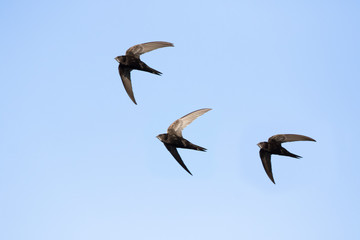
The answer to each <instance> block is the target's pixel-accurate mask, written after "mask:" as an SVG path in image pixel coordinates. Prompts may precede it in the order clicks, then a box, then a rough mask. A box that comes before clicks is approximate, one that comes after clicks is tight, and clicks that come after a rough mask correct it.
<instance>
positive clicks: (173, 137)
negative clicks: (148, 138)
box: [156, 108, 211, 175]
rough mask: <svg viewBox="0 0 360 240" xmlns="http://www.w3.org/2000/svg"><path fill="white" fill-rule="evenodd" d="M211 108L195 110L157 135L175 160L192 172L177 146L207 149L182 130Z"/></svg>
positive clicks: (199, 149) (200, 149)
mask: <svg viewBox="0 0 360 240" xmlns="http://www.w3.org/2000/svg"><path fill="white" fill-rule="evenodd" d="M210 110H211V109H210V108H203V109H199V110H196V111H193V112H191V113H189V114H187V115H185V116H183V117H181V118H179V119H177V120H176V121H175V122H173V123H172V124H171V125H170V126H169V128H168V130H167V133H163V134H159V135H157V136H156V137H157V138H158V139H159V140H160V141H161V142H162V143H164V145H165V147H166V148H167V150H168V151H169V152H170V153H171V155H173V157H174V158H175V160H176V161H177V162H178V163H179V164H180V165H181V166H182V167H183V168H184V169H185V170H186V171H187V172H188V173H189V174H190V175H192V174H191V172H190V171H189V169H188V168H187V167H186V165H185V163H184V162H183V160H182V159H181V157H180V155H179V153H178V151H177V148H187V149H193V150H197V151H206V148H203V147H200V146H198V145H195V144H193V143H191V142H190V141H188V140H186V139H185V138H184V137H183V136H182V130H183V129H184V128H185V127H186V126H188V125H189V124H190V123H191V122H192V121H194V120H195V119H196V118H197V117H199V116H201V115H203V114H204V113H206V112H208V111H210Z"/></svg>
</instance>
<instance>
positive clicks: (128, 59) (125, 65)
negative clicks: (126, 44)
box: [117, 55, 162, 75]
mask: <svg viewBox="0 0 360 240" xmlns="http://www.w3.org/2000/svg"><path fill="white" fill-rule="evenodd" d="M117 58H118V59H119V61H118V62H119V63H120V64H119V72H121V71H126V70H128V71H129V70H130V71H132V70H134V69H136V70H140V71H144V72H149V73H153V74H157V75H161V74H162V73H161V72H159V71H157V70H155V69H153V68H151V67H149V66H148V65H147V64H146V63H144V62H143V61H141V60H140V58H138V57H135V56H132V55H129V56H126V55H125V56H119V57H117Z"/></svg>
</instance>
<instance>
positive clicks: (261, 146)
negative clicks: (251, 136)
mask: <svg viewBox="0 0 360 240" xmlns="http://www.w3.org/2000/svg"><path fill="white" fill-rule="evenodd" d="M257 145H258V146H259V148H265V146H266V145H267V142H259V143H258V144H257Z"/></svg>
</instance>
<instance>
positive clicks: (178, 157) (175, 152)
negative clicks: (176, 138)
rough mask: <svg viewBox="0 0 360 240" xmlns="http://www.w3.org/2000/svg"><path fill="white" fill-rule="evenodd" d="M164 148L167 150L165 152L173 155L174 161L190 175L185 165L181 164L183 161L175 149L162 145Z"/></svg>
mask: <svg viewBox="0 0 360 240" xmlns="http://www.w3.org/2000/svg"><path fill="white" fill-rule="evenodd" d="M164 145H165V147H166V148H167V150H169V152H170V153H171V155H173V157H174V158H175V159H176V161H177V162H178V163H179V164H180V165H181V166H182V167H183V168H184V169H185V170H186V171H187V172H188V173H190V175H192V174H191V172H190V171H189V169H188V168H187V167H186V165H185V163H184V162H183V160H182V159H181V157H180V155H179V153H178V151H177V149H176V147H174V146H171V145H169V144H166V143H164Z"/></svg>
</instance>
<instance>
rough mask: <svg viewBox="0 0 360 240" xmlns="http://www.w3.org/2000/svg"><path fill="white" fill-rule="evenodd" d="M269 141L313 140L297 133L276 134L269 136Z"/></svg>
mask: <svg viewBox="0 0 360 240" xmlns="http://www.w3.org/2000/svg"><path fill="white" fill-rule="evenodd" d="M268 141H269V142H271V141H272V142H277V143H284V142H294V141H314V142H316V141H315V139H312V138H310V137H307V136H304V135H298V134H278V135H274V136H272V137H270V138H269V140H268Z"/></svg>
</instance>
